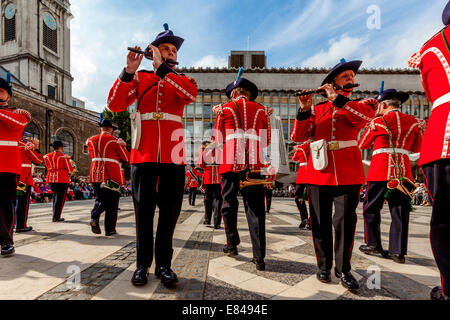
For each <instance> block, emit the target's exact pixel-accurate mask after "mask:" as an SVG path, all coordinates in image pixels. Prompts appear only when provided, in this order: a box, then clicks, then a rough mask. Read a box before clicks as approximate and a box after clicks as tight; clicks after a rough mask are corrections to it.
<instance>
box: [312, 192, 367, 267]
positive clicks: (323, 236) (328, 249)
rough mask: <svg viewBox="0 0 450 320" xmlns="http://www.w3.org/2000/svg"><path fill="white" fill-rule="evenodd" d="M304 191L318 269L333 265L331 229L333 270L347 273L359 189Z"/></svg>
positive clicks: (349, 265) (354, 228)
mask: <svg viewBox="0 0 450 320" xmlns="http://www.w3.org/2000/svg"><path fill="white" fill-rule="evenodd" d="M306 188H307V190H308V197H309V208H310V214H311V231H312V235H313V241H314V249H315V252H316V258H317V265H318V267H319V269H320V270H331V267H332V265H333V226H334V232H335V243H334V253H335V256H336V257H335V266H336V270H337V271H339V272H344V273H346V272H349V271H350V270H351V264H350V259H351V256H352V250H353V241H354V236H355V230H356V220H357V217H356V207H357V206H358V203H359V190H360V188H361V186H360V185H348V186H318V185H307V186H306ZM333 203H334V207H335V210H334V215H333Z"/></svg>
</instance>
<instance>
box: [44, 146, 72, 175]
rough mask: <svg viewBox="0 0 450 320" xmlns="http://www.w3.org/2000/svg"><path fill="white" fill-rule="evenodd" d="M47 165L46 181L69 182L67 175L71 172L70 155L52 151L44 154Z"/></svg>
mask: <svg viewBox="0 0 450 320" xmlns="http://www.w3.org/2000/svg"><path fill="white" fill-rule="evenodd" d="M44 160H45V166H46V167H47V179H46V182H47V183H70V180H69V175H70V174H72V172H73V167H72V164H71V163H70V156H68V155H65V154H63V153H61V152H59V151H53V152H51V153H48V154H46V155H45V156H44Z"/></svg>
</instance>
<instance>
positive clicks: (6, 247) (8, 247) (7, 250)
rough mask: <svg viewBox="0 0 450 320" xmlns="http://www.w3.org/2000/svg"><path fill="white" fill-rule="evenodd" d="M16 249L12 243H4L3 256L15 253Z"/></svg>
mask: <svg viewBox="0 0 450 320" xmlns="http://www.w3.org/2000/svg"><path fill="white" fill-rule="evenodd" d="M14 252H16V250H15V249H14V246H13V245H12V244H4V245H2V256H4V257H9V256H11V255H13V254H14Z"/></svg>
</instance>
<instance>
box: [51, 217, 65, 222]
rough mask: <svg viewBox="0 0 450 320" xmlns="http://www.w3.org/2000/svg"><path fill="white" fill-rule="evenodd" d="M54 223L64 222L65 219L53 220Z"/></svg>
mask: <svg viewBox="0 0 450 320" xmlns="http://www.w3.org/2000/svg"><path fill="white" fill-rule="evenodd" d="M52 221H53V222H63V221H64V218H57V219H55V218H53V220H52Z"/></svg>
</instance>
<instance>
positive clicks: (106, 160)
mask: <svg viewBox="0 0 450 320" xmlns="http://www.w3.org/2000/svg"><path fill="white" fill-rule="evenodd" d="M92 161H101V162H114V163H117V164H120V162H119V161H118V160H116V159H109V158H92Z"/></svg>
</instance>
